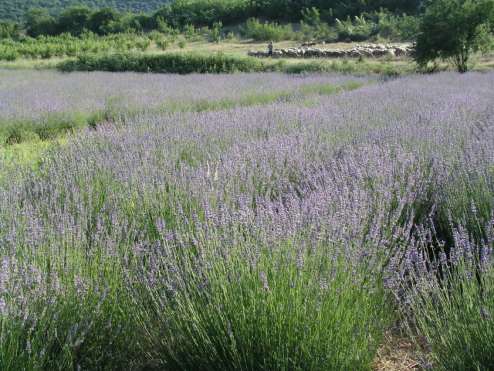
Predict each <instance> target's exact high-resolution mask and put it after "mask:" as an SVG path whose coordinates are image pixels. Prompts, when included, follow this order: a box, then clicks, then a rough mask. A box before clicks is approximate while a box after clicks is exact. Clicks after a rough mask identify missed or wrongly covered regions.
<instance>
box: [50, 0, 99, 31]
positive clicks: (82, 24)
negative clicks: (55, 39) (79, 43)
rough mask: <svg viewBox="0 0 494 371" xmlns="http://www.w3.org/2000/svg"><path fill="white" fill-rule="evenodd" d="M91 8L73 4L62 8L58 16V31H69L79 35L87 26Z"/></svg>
mask: <svg viewBox="0 0 494 371" xmlns="http://www.w3.org/2000/svg"><path fill="white" fill-rule="evenodd" d="M90 17H91V10H90V9H89V8H88V7H86V6H74V7H70V8H68V9H66V10H64V11H63V12H62V13H61V14H60V17H58V22H57V23H58V25H57V26H58V32H59V33H63V32H69V33H71V34H72V35H76V36H78V35H80V34H81V33H82V32H83V31H84V30H85V29H88V28H89V18H90Z"/></svg>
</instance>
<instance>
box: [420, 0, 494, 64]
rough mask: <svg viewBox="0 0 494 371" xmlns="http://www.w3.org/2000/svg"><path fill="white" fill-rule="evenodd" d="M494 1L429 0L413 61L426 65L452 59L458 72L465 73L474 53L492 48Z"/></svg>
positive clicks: (421, 23)
mask: <svg viewBox="0 0 494 371" xmlns="http://www.w3.org/2000/svg"><path fill="white" fill-rule="evenodd" d="M493 27H494V0H430V1H429V2H428V3H427V6H426V10H425V14H424V15H423V16H422V17H421V21H420V32H419V35H418V38H417V46H416V56H415V58H416V60H417V62H418V63H419V65H421V66H424V67H425V66H427V64H428V63H429V62H434V61H435V60H436V59H443V60H451V61H452V62H453V63H454V65H455V66H456V68H457V69H458V71H459V72H466V71H467V70H468V62H469V60H470V56H471V54H472V53H473V52H475V51H479V50H484V51H485V50H486V49H488V48H489V47H492V34H491V32H492V29H493Z"/></svg>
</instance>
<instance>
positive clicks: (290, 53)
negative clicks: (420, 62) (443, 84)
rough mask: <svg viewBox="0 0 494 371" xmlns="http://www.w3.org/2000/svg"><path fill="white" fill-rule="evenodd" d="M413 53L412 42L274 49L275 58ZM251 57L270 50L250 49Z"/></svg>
mask: <svg viewBox="0 0 494 371" xmlns="http://www.w3.org/2000/svg"><path fill="white" fill-rule="evenodd" d="M412 54H413V46H412V45H411V44H400V45H389V44H388V45H383V44H366V45H356V46H355V47H353V48H351V49H319V48H314V47H305V46H301V47H298V48H286V49H275V50H273V56H272V57H273V58H360V57H367V58H381V57H386V56H388V57H410V56H411V55H412ZM248 55H249V56H251V57H258V58H266V57H269V53H268V51H267V50H266V51H249V53H248Z"/></svg>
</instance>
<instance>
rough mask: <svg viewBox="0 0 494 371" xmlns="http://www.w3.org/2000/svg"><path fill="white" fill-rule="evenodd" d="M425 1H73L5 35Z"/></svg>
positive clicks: (3, 27)
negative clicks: (140, 6)
mask: <svg viewBox="0 0 494 371" xmlns="http://www.w3.org/2000/svg"><path fill="white" fill-rule="evenodd" d="M420 5H421V0H371V1H369V0H345V1H343V0H175V1H173V2H171V3H168V4H166V5H164V6H162V7H161V8H160V9H158V10H157V11H155V12H153V13H128V12H121V11H119V10H117V9H114V8H110V7H105V8H101V9H93V8H90V7H88V6H85V5H77V6H71V7H68V8H66V9H64V10H62V11H61V12H60V13H58V14H57V15H52V14H51V13H50V12H49V10H48V9H47V8H35V9H31V10H29V11H28V12H27V13H26V14H25V15H24V21H23V22H22V23H15V22H13V21H3V22H1V23H0V36H2V35H3V36H4V37H5V36H6V35H9V34H10V35H15V34H18V33H19V31H20V30H21V29H24V30H25V31H26V33H27V34H28V35H29V36H33V37H36V36H39V35H58V34H62V33H70V34H72V35H80V34H81V33H82V32H83V31H84V30H87V31H92V32H94V33H96V34H99V35H105V34H110V33H119V32H129V31H130V32H142V31H150V30H155V29H159V28H160V27H162V25H163V23H166V24H167V25H168V26H170V27H174V28H183V27H185V26H187V25H194V26H196V27H201V26H209V27H212V26H213V25H214V24H218V23H221V24H222V25H234V24H238V23H242V22H245V21H247V19H249V18H259V19H262V20H266V21H276V22H298V21H300V20H301V19H302V18H303V16H304V14H305V13H304V12H306V11H307V10H311V9H317V12H318V14H319V16H320V19H321V20H322V21H324V22H328V23H331V22H335V20H336V19H345V18H346V17H350V16H357V15H361V14H363V13H372V12H377V11H380V10H386V11H389V12H391V13H396V14H402V13H407V14H416V13H417V12H418V11H419V9H420Z"/></svg>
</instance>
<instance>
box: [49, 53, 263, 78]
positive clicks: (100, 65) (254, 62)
mask: <svg viewBox="0 0 494 371" xmlns="http://www.w3.org/2000/svg"><path fill="white" fill-rule="evenodd" d="M58 68H59V69H60V70H62V71H66V72H69V71H115V72H118V71H135V72H161V73H179V74H186V73H232V72H253V71H260V70H262V69H263V63H262V62H261V61H259V60H258V59H255V58H248V57H234V56H227V55H224V54H221V53H218V54H207V55H203V54H195V53H167V54H138V53H121V54H108V55H97V54H96V55H90V54H88V55H82V56H79V57H78V58H77V59H76V60H72V61H67V62H62V63H61V64H59V66H58Z"/></svg>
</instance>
